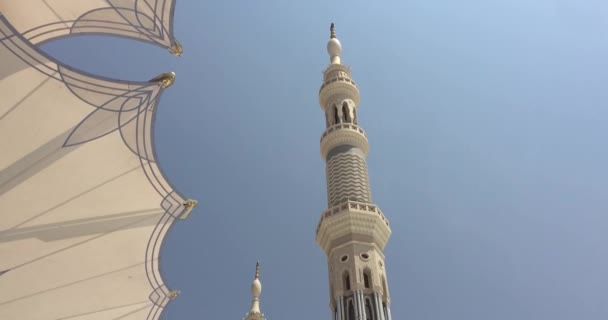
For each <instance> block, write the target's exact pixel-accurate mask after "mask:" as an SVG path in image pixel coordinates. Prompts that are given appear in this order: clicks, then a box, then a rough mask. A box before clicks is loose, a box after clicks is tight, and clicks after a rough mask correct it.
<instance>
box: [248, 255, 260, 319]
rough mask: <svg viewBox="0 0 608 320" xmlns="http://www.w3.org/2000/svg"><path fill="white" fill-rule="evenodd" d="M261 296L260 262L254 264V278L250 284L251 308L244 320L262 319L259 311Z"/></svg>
mask: <svg viewBox="0 0 608 320" xmlns="http://www.w3.org/2000/svg"><path fill="white" fill-rule="evenodd" d="M261 294H262V282H260V262H259V261H258V262H256V264H255V276H254V277H253V282H252V283H251V308H250V309H249V313H247V316H246V317H245V319H246V320H259V319H264V315H263V314H262V312H261V311H260V295H261Z"/></svg>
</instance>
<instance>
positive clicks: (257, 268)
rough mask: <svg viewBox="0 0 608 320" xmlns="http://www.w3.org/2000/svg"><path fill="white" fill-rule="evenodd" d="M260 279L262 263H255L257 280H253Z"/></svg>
mask: <svg viewBox="0 0 608 320" xmlns="http://www.w3.org/2000/svg"><path fill="white" fill-rule="evenodd" d="M259 278H260V261H258V262H256V263H255V278H253V279H259Z"/></svg>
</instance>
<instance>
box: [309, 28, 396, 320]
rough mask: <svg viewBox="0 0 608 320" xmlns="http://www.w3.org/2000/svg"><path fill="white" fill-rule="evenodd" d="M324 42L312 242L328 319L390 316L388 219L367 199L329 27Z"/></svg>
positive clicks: (353, 95) (354, 108)
mask: <svg viewBox="0 0 608 320" xmlns="http://www.w3.org/2000/svg"><path fill="white" fill-rule="evenodd" d="M330 31H331V33H330V39H329V42H328V43H327V52H328V53H329V66H328V67H327V69H325V72H324V74H323V83H322V85H321V89H320V90H319V105H320V106H321V110H322V111H323V112H324V113H325V124H326V128H325V132H323V134H322V136H321V157H322V158H323V160H325V162H326V178H327V204H328V208H327V209H326V210H325V211H324V212H323V213H322V214H321V219H320V221H319V224H318V226H317V234H316V241H317V244H318V245H319V246H320V247H321V248H322V249H323V251H324V252H325V254H326V255H327V263H328V269H329V281H330V285H329V291H330V293H329V296H330V299H331V300H330V308H331V311H332V317H333V318H335V319H337V320H390V315H389V313H390V311H389V305H390V298H389V295H388V288H387V285H386V280H385V279H386V278H387V275H386V270H385V257H384V247H385V246H386V244H387V242H388V239H389V237H390V234H391V230H390V227H389V222H388V219H387V218H386V217H385V216H384V214H383V213H382V211H381V210H380V208H378V206H377V205H375V204H374V203H373V202H372V196H371V188H370V184H369V176H368V170H367V161H366V158H367V154H368V152H369V144H368V140H367V135H366V134H365V131H364V130H363V128H361V127H360V126H359V121H358V120H359V117H358V116H357V114H358V108H359V102H360V96H359V89H358V88H357V84H356V83H355V81H353V79H352V77H351V73H350V68H349V67H347V66H345V65H343V64H342V58H341V56H340V55H341V53H342V44H341V43H340V41H339V40H338V38H337V36H336V32H335V29H334V25H333V23H332V25H331V28H330Z"/></svg>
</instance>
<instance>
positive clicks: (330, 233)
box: [316, 201, 391, 253]
mask: <svg viewBox="0 0 608 320" xmlns="http://www.w3.org/2000/svg"><path fill="white" fill-rule="evenodd" d="M353 234H356V235H361V236H365V237H368V238H369V239H370V240H371V242H373V243H375V244H376V245H378V247H379V249H380V250H384V247H385V246H386V243H387V242H388V239H389V237H390V235H391V229H390V226H389V222H388V219H387V218H386V217H385V216H384V214H383V213H382V211H381V210H380V208H378V207H377V206H375V205H372V204H369V203H362V202H356V201H346V202H344V203H341V204H339V205H336V206H334V207H332V208H329V209H327V210H325V211H324V212H323V213H322V214H321V219H320V220H319V224H318V225H317V232H316V235H317V236H316V238H317V243H318V244H319V246H320V247H321V248H322V249H323V250H324V251H325V252H326V253H328V252H329V251H330V248H332V247H335V246H337V245H339V244H337V243H335V241H336V240H338V239H344V237H345V236H348V235H353Z"/></svg>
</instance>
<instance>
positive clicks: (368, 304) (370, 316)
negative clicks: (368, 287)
mask: <svg viewBox="0 0 608 320" xmlns="http://www.w3.org/2000/svg"><path fill="white" fill-rule="evenodd" d="M372 310H373V308H372V301H371V300H370V299H369V298H365V318H366V319H367V320H376V317H374V313H373V312H372Z"/></svg>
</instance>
